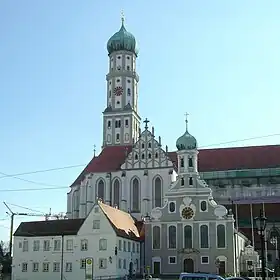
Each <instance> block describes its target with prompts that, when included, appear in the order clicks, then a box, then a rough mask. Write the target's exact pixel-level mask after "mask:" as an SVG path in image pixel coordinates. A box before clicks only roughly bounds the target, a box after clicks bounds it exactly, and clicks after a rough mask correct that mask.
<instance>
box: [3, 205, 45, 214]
mask: <svg viewBox="0 0 280 280" xmlns="http://www.w3.org/2000/svg"><path fill="white" fill-rule="evenodd" d="M6 203H7V204H8V205H12V206H15V207H19V208H22V209H25V210H28V211H31V212H37V213H40V214H46V213H45V212H42V211H38V210H34V209H31V208H28V207H24V206H20V205H17V204H13V203H8V202H6Z"/></svg>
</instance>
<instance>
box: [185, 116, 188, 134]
mask: <svg viewBox="0 0 280 280" xmlns="http://www.w3.org/2000/svg"><path fill="white" fill-rule="evenodd" d="M188 115H189V114H188V113H187V112H186V113H185V116H186V129H187V130H188Z"/></svg>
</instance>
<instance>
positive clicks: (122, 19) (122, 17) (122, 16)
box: [121, 10, 124, 25]
mask: <svg viewBox="0 0 280 280" xmlns="http://www.w3.org/2000/svg"><path fill="white" fill-rule="evenodd" d="M121 21H122V25H123V24H124V12H123V10H122V11H121Z"/></svg>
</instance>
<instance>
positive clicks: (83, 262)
mask: <svg viewBox="0 0 280 280" xmlns="http://www.w3.org/2000/svg"><path fill="white" fill-rule="evenodd" d="M80 268H81V269H85V268H86V259H81V260H80Z"/></svg>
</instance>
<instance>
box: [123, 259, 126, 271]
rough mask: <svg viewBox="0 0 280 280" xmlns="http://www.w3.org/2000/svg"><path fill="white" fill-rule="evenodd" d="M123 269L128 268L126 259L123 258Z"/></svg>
mask: <svg viewBox="0 0 280 280" xmlns="http://www.w3.org/2000/svg"><path fill="white" fill-rule="evenodd" d="M123 269H126V259H124V260H123Z"/></svg>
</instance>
